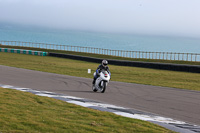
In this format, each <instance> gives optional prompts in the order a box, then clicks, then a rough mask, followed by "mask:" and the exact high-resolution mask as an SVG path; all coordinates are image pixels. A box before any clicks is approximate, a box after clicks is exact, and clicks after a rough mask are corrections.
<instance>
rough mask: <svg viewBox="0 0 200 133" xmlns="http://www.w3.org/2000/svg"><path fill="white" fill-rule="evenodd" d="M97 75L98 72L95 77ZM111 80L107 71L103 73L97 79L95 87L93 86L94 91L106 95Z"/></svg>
mask: <svg viewBox="0 0 200 133" xmlns="http://www.w3.org/2000/svg"><path fill="white" fill-rule="evenodd" d="M95 75H96V72H95V73H94V76H95ZM109 80H110V75H109V73H108V72H107V71H101V72H100V75H99V77H98V78H97V79H96V81H95V83H94V85H93V86H92V90H93V91H94V92H97V91H100V92H101V93H104V92H105V90H106V88H107V85H108V83H109Z"/></svg>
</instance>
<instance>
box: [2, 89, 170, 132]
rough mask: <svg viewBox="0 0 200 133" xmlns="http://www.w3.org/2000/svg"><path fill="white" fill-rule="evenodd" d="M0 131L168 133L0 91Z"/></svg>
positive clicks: (24, 94)
mask: <svg viewBox="0 0 200 133" xmlns="http://www.w3.org/2000/svg"><path fill="white" fill-rule="evenodd" d="M0 132H2V133H4V132H9V133H20V132H54V133H62V132H63V133H64V132H65V133H66V132H83V133H86V132H109V133H110V132H114V133H128V132H130V133H133V132H136V133H138V132H146V133H156V132H157V133H169V132H172V131H169V130H167V129H165V128H163V127H160V126H157V125H155V124H152V123H150V122H145V121H141V120H136V119H131V118H125V117H121V116H118V115H115V114H112V113H108V112H101V111H98V110H93V109H88V108H84V107H81V106H77V105H74V104H69V103H66V102H64V101H60V100H56V99H53V98H48V97H41V96H36V95H34V94H31V93H28V92H20V91H17V90H11V89H4V88H0Z"/></svg>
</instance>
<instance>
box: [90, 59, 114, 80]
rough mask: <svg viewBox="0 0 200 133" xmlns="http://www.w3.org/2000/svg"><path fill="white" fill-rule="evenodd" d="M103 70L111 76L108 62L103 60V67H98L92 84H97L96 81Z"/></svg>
mask: <svg viewBox="0 0 200 133" xmlns="http://www.w3.org/2000/svg"><path fill="white" fill-rule="evenodd" d="M102 70H105V71H107V72H108V73H109V75H111V73H110V70H109V67H108V61H107V60H103V61H102V62H101V65H99V66H98V68H97V70H96V75H95V76H94V80H93V82H92V84H94V83H95V81H96V79H97V78H98V77H99V74H100V72H101V71H102Z"/></svg>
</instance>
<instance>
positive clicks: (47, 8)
mask: <svg viewBox="0 0 200 133" xmlns="http://www.w3.org/2000/svg"><path fill="white" fill-rule="evenodd" d="M0 22H12V23H19V24H26V25H27V24H28V25H29V24H30V25H39V26H45V27H52V28H61V29H77V30H79V29H80V30H92V31H103V32H104V31H105V32H128V33H142V34H161V35H181V36H194V37H200V0H0Z"/></svg>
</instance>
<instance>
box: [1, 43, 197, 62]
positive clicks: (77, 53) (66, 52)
mask: <svg viewBox="0 0 200 133" xmlns="http://www.w3.org/2000/svg"><path fill="white" fill-rule="evenodd" d="M0 47H2V48H3V47H4V48H18V49H30V50H38V51H46V52H53V53H64V54H72V55H81V56H88V57H95V58H103V59H115V60H128V61H142V62H158V63H172V64H188V65H200V62H194V61H175V60H171V61H170V60H158V59H141V58H140V59H138V58H125V57H117V56H109V55H100V54H90V53H82V52H72V51H63V50H51V49H40V48H30V47H20V46H4V45H0Z"/></svg>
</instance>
